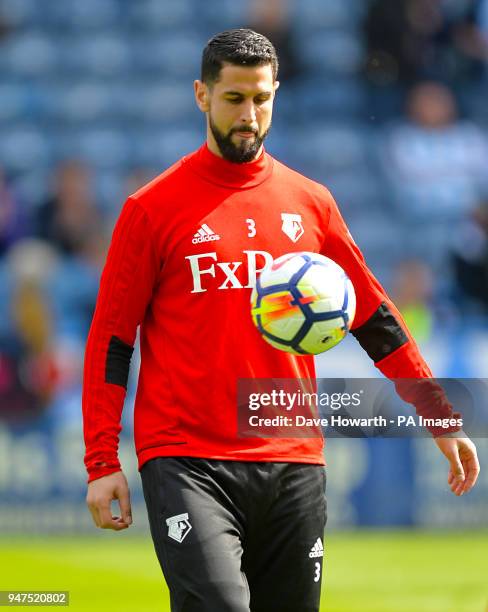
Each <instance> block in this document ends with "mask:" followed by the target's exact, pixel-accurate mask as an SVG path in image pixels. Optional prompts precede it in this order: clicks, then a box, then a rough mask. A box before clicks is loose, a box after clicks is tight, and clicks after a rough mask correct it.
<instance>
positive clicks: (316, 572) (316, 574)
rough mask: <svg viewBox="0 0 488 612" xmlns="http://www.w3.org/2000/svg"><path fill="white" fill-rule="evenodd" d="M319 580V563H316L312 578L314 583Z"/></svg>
mask: <svg viewBox="0 0 488 612" xmlns="http://www.w3.org/2000/svg"><path fill="white" fill-rule="evenodd" d="M319 580H320V563H319V562H318V561H317V562H316V563H315V576H314V578H313V581H314V582H318V581H319Z"/></svg>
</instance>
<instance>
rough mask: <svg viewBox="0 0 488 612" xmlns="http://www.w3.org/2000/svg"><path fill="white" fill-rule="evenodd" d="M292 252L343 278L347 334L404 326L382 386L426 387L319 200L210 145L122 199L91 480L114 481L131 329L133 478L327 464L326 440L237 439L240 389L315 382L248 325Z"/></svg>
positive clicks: (264, 161) (110, 265)
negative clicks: (157, 470) (323, 263)
mask: <svg viewBox="0 0 488 612" xmlns="http://www.w3.org/2000/svg"><path fill="white" fill-rule="evenodd" d="M283 215H284V216H283ZM289 215H294V217H290V216H289ZM290 220H292V221H294V222H292V223H290ZM293 251H313V252H318V253H322V254H324V255H326V256H328V257H330V258H331V259H333V260H335V261H336V262H337V263H338V264H339V265H341V266H342V267H343V268H344V270H345V271H346V273H347V274H348V276H349V278H350V279H351V281H352V283H353V285H354V288H355V291H356V295H357V312H356V317H355V321H354V324H353V328H354V329H356V328H359V327H360V326H362V325H363V324H365V323H366V322H367V321H368V319H370V317H372V315H373V314H374V313H375V312H376V311H377V310H378V308H379V306H380V305H381V304H382V303H383V304H386V305H387V306H388V308H389V309H390V312H392V313H393V314H394V316H395V318H396V319H397V320H398V321H400V322H401V326H402V327H403V329H404V331H405V333H406V334H407V337H406V338H405V342H404V343H403V344H402V345H401V346H400V347H399V348H397V349H396V350H394V351H393V352H392V353H391V354H389V355H388V356H387V357H385V358H383V359H381V360H380V361H379V362H378V363H376V365H377V367H378V368H379V369H380V370H381V371H382V372H383V373H384V374H385V375H386V376H389V377H405V378H422V377H429V376H431V373H430V371H429V369H428V367H427V365H426V364H425V362H424V360H423V359H422V357H421V355H420V354H419V352H418V349H417V347H416V345H415V343H414V341H413V340H412V339H411V337H410V336H409V335H408V331H407V330H406V328H405V326H404V323H403V321H402V319H401V317H400V315H399V314H398V311H397V310H396V309H395V307H394V306H393V305H392V304H391V302H390V300H389V299H388V297H387V296H386V295H385V292H384V290H383V289H382V287H381V286H380V284H379V283H378V282H377V280H376V279H375V278H374V276H373V275H372V274H371V272H370V271H369V270H368V268H367V267H366V264H365V261H364V259H363V257H362V255H361V253H360V251H359V249H358V247H357V246H356V244H355V243H354V241H353V239H352V238H351V235H350V234H349V232H348V230H347V228H346V225H345V224H344V221H343V219H342V217H341V215H340V213H339V211H338V208H337V206H336V204H335V202H334V200H333V198H332V196H331V194H330V193H329V192H328V191H327V189H326V188H325V187H323V186H322V185H320V184H318V183H315V182H314V181H311V180H309V179H307V178H305V177H303V176H301V175H300V174H298V173H297V172H294V171H293V170H291V169H289V168H287V167H286V166H284V165H283V164H281V163H280V162H278V161H277V160H275V159H273V158H272V157H271V156H270V155H268V154H267V153H265V152H263V154H262V155H261V156H260V157H259V158H258V159H257V160H255V161H253V162H250V163H247V164H234V163H231V162H228V161H226V160H224V159H222V158H220V157H217V156H216V155H214V154H213V153H211V152H210V151H209V149H208V148H207V146H206V145H204V146H202V147H201V148H200V149H199V150H198V151H196V152H195V153H192V154H191V155H188V156H187V157H184V158H183V159H181V160H180V161H179V162H177V163H176V164H174V165H173V166H172V167H171V168H169V169H168V170H167V171H166V172H164V173H163V174H161V175H160V176H159V177H157V178H156V179H154V180H153V181H152V182H150V183H149V184H148V185H146V186H145V187H143V188H142V189H140V190H139V191H138V192H136V193H135V194H134V195H132V196H131V197H129V199H128V200H127V202H126V203H125V205H124V207H123V210H122V212H121V215H120V218H119V220H118V222H117V224H116V226H115V229H114V233H113V237H112V242H111V246H110V249H109V252H108V256H107V262H106V265H105V268H104V271H103V274H102V277H101V283H100V291H99V295H98V300H97V306H96V310H95V314H94V318H93V322H92V326H91V330H90V334H89V337H88V343H87V346H86V354H85V370H84V384H83V418H84V434H85V442H86V456H85V464H86V467H87V470H88V474H89V481H91V480H94V479H96V478H100V477H101V476H105V475H107V474H110V473H112V472H115V471H118V470H120V465H119V462H118V458H117V449H118V436H119V432H120V429H121V426H120V420H121V412H122V407H123V403H124V398H125V391H126V389H125V386H126V382H127V370H128V363H129V359H130V354H131V351H132V346H133V344H134V341H135V337H136V330H137V327H138V325H140V326H141V327H140V344H141V359H142V360H141V369H140V375H139V383H138V388H137V397H136V404H135V417H134V418H135V428H134V429H135V432H134V433H135V444H136V451H137V455H138V460H139V468H140V467H142V465H143V464H144V463H145V462H146V461H148V460H149V459H151V458H153V457H157V456H191V457H205V458H210V459H212V458H213V459H224V460H225V459H228V460H239V461H288V462H301V463H315V464H323V463H324V458H323V440H322V439H320V438H294V439H293V438H292V439H283V438H280V439H277V438H274V439H265V438H238V437H237V435H236V421H237V416H236V382H237V379H238V378H310V377H311V378H313V377H314V375H315V371H314V363H313V357H311V356H310V357H309V356H294V355H291V354H289V353H285V352H282V351H278V350H276V349H274V348H272V347H271V346H270V345H268V344H267V343H266V342H264V340H263V339H262V338H261V337H260V335H259V333H258V332H257V330H256V329H255V328H254V326H253V323H252V320H251V316H250V306H249V300H250V293H251V288H252V286H253V284H254V282H255V278H256V273H257V272H259V271H260V270H261V269H262V268H263V267H264V265H265V264H266V263H268V262H269V261H270V260H271V258H276V257H279V256H280V255H283V254H285V253H289V252H293ZM447 414H450V411H449V408H446V409H445V410H444V415H447ZM445 431H447V430H445ZM445 431H444V433H445Z"/></svg>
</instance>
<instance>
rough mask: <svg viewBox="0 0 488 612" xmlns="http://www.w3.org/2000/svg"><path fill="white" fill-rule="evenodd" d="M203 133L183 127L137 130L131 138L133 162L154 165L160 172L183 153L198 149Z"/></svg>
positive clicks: (141, 164) (202, 140)
mask: <svg viewBox="0 0 488 612" xmlns="http://www.w3.org/2000/svg"><path fill="white" fill-rule="evenodd" d="M204 139H205V133H204V128H203V123H202V128H201V130H197V129H188V128H185V127H181V128H171V129H163V130H156V129H153V130H148V131H144V132H142V131H141V130H138V131H137V132H135V133H134V134H133V137H132V139H131V142H132V145H133V154H134V158H133V163H134V164H137V165H140V166H143V167H154V168H156V169H157V172H158V173H159V172H162V171H163V170H165V169H166V168H168V167H169V166H171V164H173V163H174V162H175V161H177V160H178V159H179V158H180V157H182V156H183V155H187V154H188V153H191V152H192V151H194V150H196V149H198V147H200V146H201V144H202V143H203V142H204Z"/></svg>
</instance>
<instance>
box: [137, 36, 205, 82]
mask: <svg viewBox="0 0 488 612" xmlns="http://www.w3.org/2000/svg"><path fill="white" fill-rule="evenodd" d="M202 44H203V42H202V40H201V39H200V37H199V35H198V33H196V32H192V33H189V32H188V30H186V31H181V32H175V33H173V32H172V33H171V34H163V35H157V36H144V37H139V38H136V39H135V40H134V41H133V43H132V54H133V60H134V63H135V67H136V70H137V72H138V73H139V72H144V71H147V72H150V73H151V74H153V75H157V76H160V77H162V76H164V75H171V76H172V77H173V78H178V79H188V78H192V79H193V78H197V77H198V74H199V71H200V58H201V54H202Z"/></svg>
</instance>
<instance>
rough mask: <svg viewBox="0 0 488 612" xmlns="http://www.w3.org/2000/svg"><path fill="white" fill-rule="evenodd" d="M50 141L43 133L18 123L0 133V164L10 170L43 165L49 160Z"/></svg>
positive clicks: (21, 169)
mask: <svg viewBox="0 0 488 612" xmlns="http://www.w3.org/2000/svg"><path fill="white" fill-rule="evenodd" d="M51 153H52V151H51V147H50V142H49V140H48V138H47V136H46V134H45V133H43V132H42V131H41V130H39V129H36V128H34V127H32V126H29V125H22V124H18V125H17V126H16V127H9V128H8V129H5V130H4V131H2V132H1V133H0V166H3V167H4V168H6V169H7V171H10V172H22V171H25V170H31V169H33V168H39V167H45V166H47V165H48V164H49V163H50V161H51Z"/></svg>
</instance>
